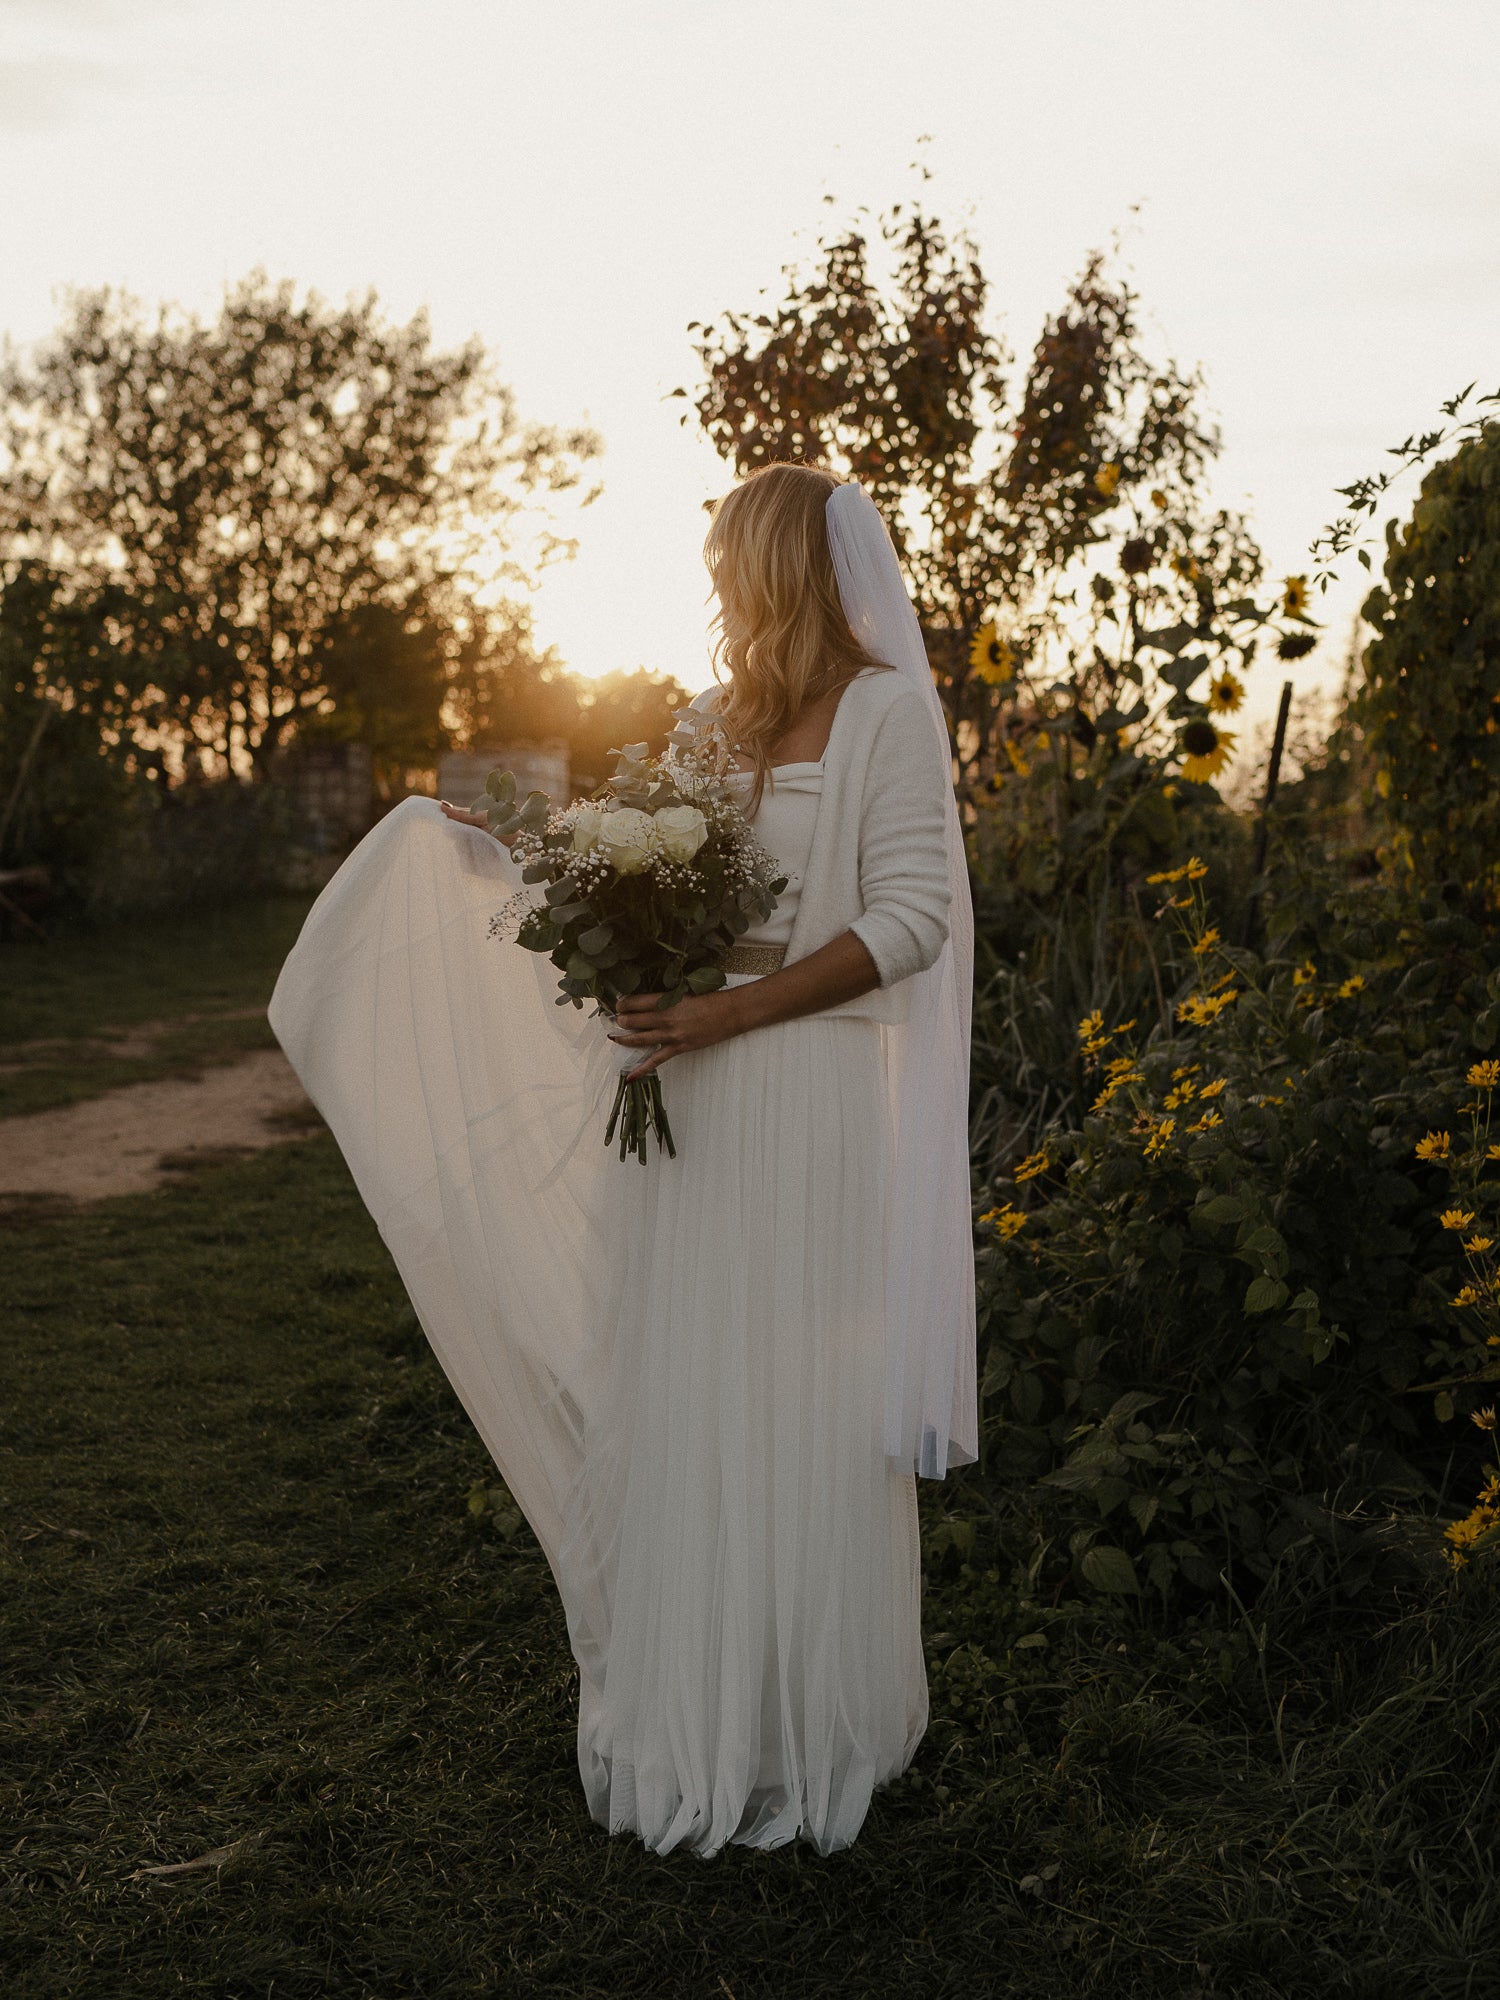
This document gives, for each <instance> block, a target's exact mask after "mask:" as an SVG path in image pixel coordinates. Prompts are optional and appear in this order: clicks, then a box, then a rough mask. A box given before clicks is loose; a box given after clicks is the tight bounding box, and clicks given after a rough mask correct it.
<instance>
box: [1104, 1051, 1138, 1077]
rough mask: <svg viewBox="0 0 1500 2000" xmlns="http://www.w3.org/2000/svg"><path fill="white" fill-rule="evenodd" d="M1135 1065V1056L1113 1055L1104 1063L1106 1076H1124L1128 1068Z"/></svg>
mask: <svg viewBox="0 0 1500 2000" xmlns="http://www.w3.org/2000/svg"><path fill="white" fill-rule="evenodd" d="M1134 1067H1135V1057H1134V1056H1112V1057H1111V1058H1110V1060H1109V1061H1108V1062H1107V1063H1106V1064H1105V1065H1104V1074H1105V1075H1106V1076H1122V1075H1123V1074H1124V1072H1125V1071H1126V1070H1127V1069H1133V1068H1134Z"/></svg>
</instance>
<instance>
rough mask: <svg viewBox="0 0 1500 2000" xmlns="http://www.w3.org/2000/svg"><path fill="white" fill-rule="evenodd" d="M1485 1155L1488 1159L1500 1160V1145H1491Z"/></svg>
mask: <svg viewBox="0 0 1500 2000" xmlns="http://www.w3.org/2000/svg"><path fill="white" fill-rule="evenodd" d="M1484 1157H1485V1158H1486V1159H1487V1160H1500V1146H1491V1147H1490V1148H1489V1150H1488V1151H1487V1152H1486V1154H1485V1156H1484Z"/></svg>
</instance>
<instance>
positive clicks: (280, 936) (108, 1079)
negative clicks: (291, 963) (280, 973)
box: [0, 896, 311, 1118]
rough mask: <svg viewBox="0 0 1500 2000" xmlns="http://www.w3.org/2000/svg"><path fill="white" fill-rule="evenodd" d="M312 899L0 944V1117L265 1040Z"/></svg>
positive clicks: (231, 1055)
mask: <svg viewBox="0 0 1500 2000" xmlns="http://www.w3.org/2000/svg"><path fill="white" fill-rule="evenodd" d="M310 900H311V899H310V898H309V897H306V896H278V897H272V898H265V899H261V900H257V901H253V902H248V903H244V904H237V905H232V906H229V907H226V908H224V909H218V910H213V909H210V910H193V911H189V912H186V913H185V914H183V915H182V916H175V917H170V918H168V917H161V916H156V917H150V918H145V919H142V920H141V921H139V922H136V923H132V924H128V925H119V926H110V927H108V928H105V929H101V930H98V931H93V932H82V931H77V932H59V933H58V934H57V936H55V937H50V938H48V939H46V940H45V941H42V940H38V939H36V938H32V937H27V936H22V937H18V938H15V939H12V940H7V941H6V942H5V943H3V944H0V1118H5V1117H13V1116H15V1115H16V1114H18V1113H21V1112H26V1111H45V1110H49V1109H51V1108H52V1107H53V1106H55V1105H60V1104H71V1103H74V1102H76V1101H77V1100H78V1099H80V1098H84V1097H95V1096H98V1095H99V1093H100V1092H102V1091H106V1090H113V1089H115V1088H117V1087H118V1086H119V1085H120V1084H125V1083H144V1082H147V1081H149V1080H151V1079H152V1078H155V1077H161V1076H187V1075H194V1074H196V1073H197V1072H198V1071H199V1070H201V1069H203V1068H204V1067H205V1066H207V1065H209V1064H213V1063H222V1062H233V1061H234V1060H235V1058H236V1057H237V1056H240V1055H243V1054H244V1053H245V1052H246V1051H247V1050H249V1049H257V1048H270V1047H272V1046H273V1044H274V1038H273V1036H272V1034H271V1030H270V1028H269V1027H268V1025H267V1023H266V1019H265V1008H266V1003H267V1001H268V1000H269V999H270V997H271V987H272V986H273V984H274V983H275V976H276V967H277V966H279V965H280V963H281V961H282V959H283V958H285V956H286V954H287V952H288V951H289V950H290V948H291V945H292V940H293V939H294V938H295V937H296V935H297V931H298V929H299V927H300V926H301V923H302V919H303V917H304V916H305V915H306V913H307V910H308V906H309V903H310Z"/></svg>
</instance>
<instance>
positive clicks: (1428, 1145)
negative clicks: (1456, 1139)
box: [1417, 1132, 1453, 1160]
mask: <svg viewBox="0 0 1500 2000" xmlns="http://www.w3.org/2000/svg"><path fill="white" fill-rule="evenodd" d="M1452 1145H1453V1139H1452V1136H1451V1135H1450V1134H1449V1133H1447V1132H1429V1133H1428V1134H1427V1137H1426V1138H1425V1139H1418V1141H1417V1158H1418V1159H1419V1160H1446V1159H1447V1157H1448V1153H1449V1150H1450V1148H1451V1147H1452Z"/></svg>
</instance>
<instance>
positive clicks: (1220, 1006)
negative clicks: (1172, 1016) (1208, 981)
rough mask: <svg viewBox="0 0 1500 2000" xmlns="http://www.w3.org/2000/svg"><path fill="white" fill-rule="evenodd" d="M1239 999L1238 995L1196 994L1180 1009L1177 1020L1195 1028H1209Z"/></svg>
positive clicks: (1183, 1003)
mask: <svg viewBox="0 0 1500 2000" xmlns="http://www.w3.org/2000/svg"><path fill="white" fill-rule="evenodd" d="M1239 997H1240V996H1239V994H1238V993H1212V994H1210V993H1194V994H1193V995H1192V996H1191V997H1190V998H1189V999H1187V1000H1184V1001H1183V1002H1182V1004H1181V1006H1179V1007H1178V1009H1177V1018H1178V1020H1179V1021H1186V1022H1188V1023H1189V1024H1190V1025H1191V1026H1193V1027H1195V1028H1204V1027H1207V1025H1208V1023H1209V1022H1210V1021H1216V1020H1217V1019H1218V1017H1219V1016H1220V1015H1221V1014H1222V1013H1223V1011H1224V1009H1225V1008H1226V1007H1232V1006H1233V1005H1234V1003H1235V1001H1236V1000H1238V999H1239Z"/></svg>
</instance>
